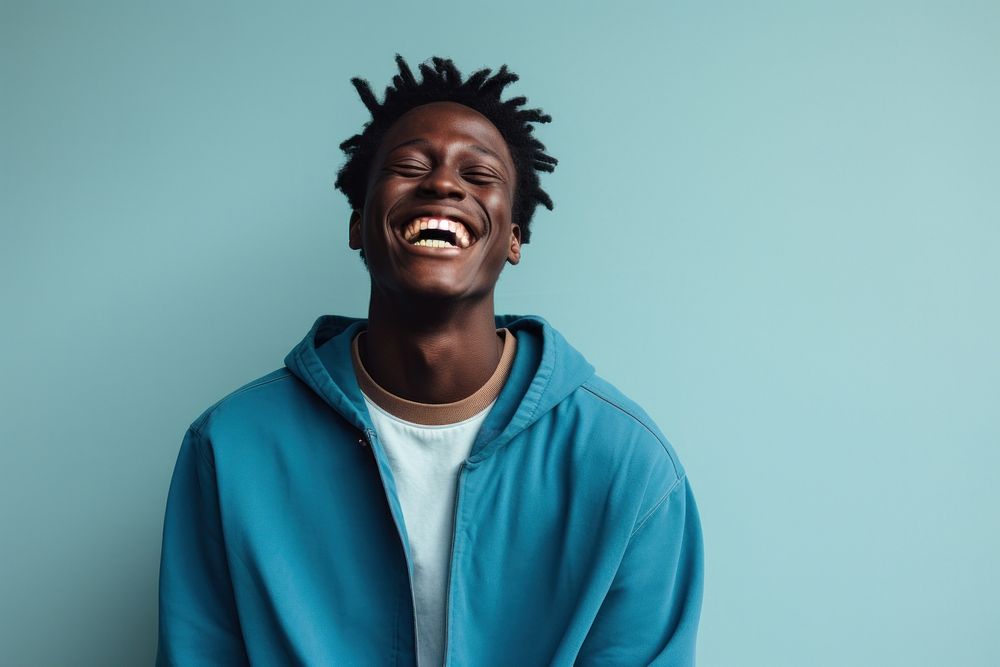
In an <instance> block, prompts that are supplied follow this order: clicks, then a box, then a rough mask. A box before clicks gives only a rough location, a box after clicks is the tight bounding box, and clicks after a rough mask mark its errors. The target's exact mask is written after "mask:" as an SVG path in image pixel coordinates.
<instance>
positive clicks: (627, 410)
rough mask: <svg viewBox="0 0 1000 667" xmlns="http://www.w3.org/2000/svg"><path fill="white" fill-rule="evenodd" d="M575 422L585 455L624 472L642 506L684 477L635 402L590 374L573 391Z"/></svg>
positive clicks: (660, 498)
mask: <svg viewBox="0 0 1000 667" xmlns="http://www.w3.org/2000/svg"><path fill="white" fill-rule="evenodd" d="M573 403H574V405H575V406H576V419H577V425H578V426H579V427H581V429H582V430H583V431H585V432H587V434H588V437H587V441H588V442H587V446H588V452H589V454H588V456H589V457H590V458H592V461H596V462H598V464H599V465H600V466H601V467H603V468H605V469H606V470H608V471H614V470H617V471H622V472H624V471H626V470H627V473H626V474H627V475H628V477H629V478H630V479H631V480H632V481H631V483H630V484H629V485H628V486H630V487H631V488H632V489H633V490H634V491H636V492H638V493H640V495H641V498H642V499H641V501H640V504H641V506H642V508H644V509H643V510H642V511H641V512H640V515H641V514H644V513H645V511H646V510H651V509H653V508H655V507H656V506H658V505H659V504H660V503H661V502H662V501H663V500H664V499H665V498H666V497H667V496H668V495H669V494H670V493H671V492H672V491H673V490H675V489H676V488H677V487H678V486H680V485H682V484H684V483H685V482H686V476H687V475H686V471H685V469H684V466H683V465H682V464H681V461H680V458H679V457H678V455H677V452H676V451H675V449H674V447H673V445H672V444H671V442H670V441H669V440H668V439H667V437H666V436H665V435H664V434H663V431H662V430H661V429H660V427H659V426H658V425H657V423H656V422H655V421H654V420H653V418H652V417H650V415H649V413H647V412H646V411H645V410H644V409H643V408H642V407H641V406H640V405H639V404H638V403H636V402H635V401H634V400H632V399H631V398H629V397H628V396H626V395H625V394H624V393H623V392H622V391H621V390H619V389H618V388H617V387H615V386H614V385H612V384H611V383H610V382H608V381H607V380H605V379H604V378H602V377H600V376H599V375H592V376H591V377H590V378H589V379H588V380H587V381H586V382H584V383H583V384H581V385H580V387H579V388H578V389H577V390H576V392H574V396H573Z"/></svg>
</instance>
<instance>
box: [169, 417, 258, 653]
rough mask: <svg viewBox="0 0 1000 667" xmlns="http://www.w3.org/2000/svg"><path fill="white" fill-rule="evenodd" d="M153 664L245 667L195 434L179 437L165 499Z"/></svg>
mask: <svg viewBox="0 0 1000 667" xmlns="http://www.w3.org/2000/svg"><path fill="white" fill-rule="evenodd" d="M156 664H157V667H168V666H173V665H249V660H248V658H247V655H246V650H245V649H244V646H243V637H242V633H241V631H240V625H239V619H238V618H237V614H236V601H235V598H234V595H233V587H232V583H231V580H230V576H229V566H228V563H227V560H226V550H225V545H224V543H223V536H222V523H221V518H220V515H219V501H218V489H217V486H216V478H215V466H214V465H213V464H212V463H211V459H210V457H209V454H208V452H207V451H206V448H205V442H204V439H203V437H202V435H201V434H200V433H199V432H198V431H197V430H196V429H195V428H194V427H192V428H191V429H189V430H188V432H187V433H186V434H185V436H184V441H183V443H182V444H181V450H180V454H179V455H178V457H177V465H176V466H175V468H174V475H173V479H172V480H171V482H170V493H169V495H168V497H167V511H166V518H165V520H164V525H163V548H162V551H161V555H160V628H159V644H158V647H157V655H156Z"/></svg>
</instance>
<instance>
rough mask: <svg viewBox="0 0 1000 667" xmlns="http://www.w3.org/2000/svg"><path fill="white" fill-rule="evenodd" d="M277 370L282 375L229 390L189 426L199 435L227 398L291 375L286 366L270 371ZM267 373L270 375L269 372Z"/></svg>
mask: <svg viewBox="0 0 1000 667" xmlns="http://www.w3.org/2000/svg"><path fill="white" fill-rule="evenodd" d="M278 372H281V373H282V375H279V376H278V377H273V378H267V379H264V378H260V379H257V380H254V381H252V382H250V383H248V384H246V385H244V386H242V387H240V388H239V389H235V390H233V391H231V392H229V393H228V394H226V395H225V396H223V397H222V398H220V399H219V400H217V401H216V402H215V403H213V404H212V406H211V407H209V408H208V409H207V410H205V412H204V413H202V415H201V416H200V417H198V419H196V420H194V423H192V424H191V428H193V429H195V430H196V431H198V432H199V435H200V432H201V429H202V427H203V426H204V425H205V422H207V421H208V419H209V418H210V417H211V416H212V415H213V414H214V413H215V411H216V410H218V409H219V408H220V407H221V406H222V405H223V404H224V403H227V402H228V401H229V399H231V398H235V397H236V396H239V395H240V394H242V393H244V392H247V391H250V390H251V389H256V388H258V387H263V386H264V385H267V384H271V383H272V382H278V381H279V380H287V379H289V378H291V377H293V376H292V373H291V371H289V370H288V369H287V368H279V369H277V370H275V371H272V373H278ZM268 375H270V373H269V374H268Z"/></svg>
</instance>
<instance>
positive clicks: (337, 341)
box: [285, 315, 594, 463]
mask: <svg viewBox="0 0 1000 667" xmlns="http://www.w3.org/2000/svg"><path fill="white" fill-rule="evenodd" d="M494 319H495V321H496V327H497V328H498V329H499V328H503V327H506V328H507V329H509V330H510V331H511V332H513V333H514V335H515V336H516V337H517V353H516V356H515V358H514V364H513V366H512V367H511V370H510V375H509V376H508V378H507V382H506V383H505V384H504V388H503V389H502V390H501V392H500V395H499V396H498V397H497V401H496V403H495V404H494V407H493V409H492V410H490V414H489V415H488V416H487V418H486V421H485V422H484V423H483V425H482V427H481V428H480V432H479V435H478V436H477V438H476V442H475V443H474V444H473V447H472V453H471V455H470V457H469V462H470V463H475V462H476V461H477V460H481V459H483V458H485V457H487V456H489V455H490V454H491V453H492V452H493V451H495V450H496V448H498V447H500V446H502V445H503V444H504V443H506V442H507V441H509V440H510V439H511V438H513V437H514V436H516V435H517V434H518V433H520V432H521V431H523V430H524V429H525V428H527V427H529V426H530V425H531V424H532V423H534V422H535V421H536V420H537V419H539V418H540V417H541V416H542V415H544V414H545V413H546V412H548V411H549V410H551V409H552V408H554V407H555V406H556V405H558V404H559V403H560V402H561V401H562V400H563V399H565V398H566V397H567V396H569V395H570V394H571V393H572V392H574V391H576V389H577V388H578V387H579V386H580V385H582V384H583V383H584V382H586V381H587V380H588V379H589V378H590V377H591V376H592V375H593V374H594V367H593V366H592V365H591V364H590V362H588V361H587V360H586V359H585V358H584V356H583V355H582V354H580V352H579V351H577V350H576V349H575V348H574V347H573V346H572V345H570V344H569V343H568V342H567V341H566V339H565V338H563V336H562V334H560V333H559V332H558V331H556V329H555V328H554V327H552V325H550V324H549V323H548V322H547V321H545V320H544V319H543V318H541V317H538V316H536V315H496V316H495V318H494ZM367 326H368V320H367V319H364V318H357V317H343V316H339V315H322V316H320V317H319V318H318V319H317V320H316V322H315V324H313V326H312V328H311V329H310V330H309V333H307V334H306V336H305V338H303V339H302V341H301V342H299V344H298V345H296V346H295V347H294V348H292V350H291V352H289V353H288V355H287V356H286V357H285V366H287V367H288V369H289V371H291V373H292V374H293V375H295V377H297V378H298V379H299V380H301V381H302V382H303V383H305V385H306V386H307V387H309V389H310V390H312V391H313V392H314V393H315V394H316V395H317V396H319V397H320V398H321V399H322V400H323V401H324V402H326V403H327V404H328V405H330V407H332V408H333V409H334V410H336V411H337V412H338V413H340V415H341V416H343V417H344V419H346V420H347V421H348V422H349V423H351V424H353V425H354V426H355V427H357V428H358V429H359V430H362V431H368V430H370V429H373V428H374V427H373V426H372V421H371V417H370V416H369V414H368V408H367V407H366V406H365V402H364V398H363V396H362V394H361V389H360V387H359V386H358V382H357V379H356V378H355V376H354V368H353V366H352V364H351V341H352V340H353V338H354V336H355V335H357V333H358V332H360V331H362V330H364V329H366V328H367Z"/></svg>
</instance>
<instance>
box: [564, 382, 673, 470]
mask: <svg viewBox="0 0 1000 667" xmlns="http://www.w3.org/2000/svg"><path fill="white" fill-rule="evenodd" d="M577 400H578V401H580V402H581V403H582V404H585V405H586V407H587V408H588V409H589V410H591V411H593V412H595V413H597V414H599V415H600V419H601V420H602V421H604V422H606V423H608V425H609V426H612V427H615V428H616V430H621V431H625V432H628V433H629V435H630V440H634V441H635V442H636V443H637V445H638V446H640V447H642V448H643V449H644V450H645V451H644V453H645V454H646V455H647V456H649V457H650V458H652V459H656V460H659V461H661V462H662V463H665V464H667V465H668V466H669V467H670V468H671V470H672V471H673V473H674V476H675V477H677V478H680V477H683V476H684V474H685V473H684V466H683V465H682V464H681V461H680V458H679V457H678V456H677V452H676V451H675V450H674V447H673V445H672V444H671V443H670V441H669V440H668V439H667V437H666V436H665V435H664V434H663V431H662V430H660V427H659V426H658V425H657V423H656V422H655V421H654V420H653V418H652V417H650V416H649V413H647V412H646V411H645V410H644V409H643V408H642V406H640V405H639V404H638V403H636V402H635V401H634V400H632V399H631V398H629V397H628V396H626V395H625V394H624V393H623V392H622V391H621V390H620V389H618V388H617V387H615V386H614V385H613V384H611V383H610V382H608V381H607V380H605V379H604V378H602V377H601V376H599V375H592V376H591V377H590V379H588V380H587V381H586V382H584V383H583V384H582V385H580V389H579V390H578V391H577Z"/></svg>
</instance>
